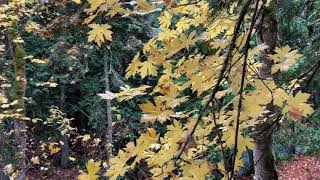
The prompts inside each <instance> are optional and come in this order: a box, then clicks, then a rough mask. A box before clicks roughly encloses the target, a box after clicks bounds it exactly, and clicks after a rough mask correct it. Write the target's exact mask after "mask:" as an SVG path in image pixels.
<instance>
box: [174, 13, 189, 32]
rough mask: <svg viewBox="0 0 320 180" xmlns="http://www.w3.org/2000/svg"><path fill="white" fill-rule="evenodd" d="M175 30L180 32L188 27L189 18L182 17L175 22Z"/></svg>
mask: <svg viewBox="0 0 320 180" xmlns="http://www.w3.org/2000/svg"><path fill="white" fill-rule="evenodd" d="M176 27H177V32H179V33H182V32H183V31H185V30H187V29H189V28H190V19H187V18H186V17H182V18H181V19H180V20H179V21H178V22H177V24H176Z"/></svg>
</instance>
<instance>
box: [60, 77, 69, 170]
mask: <svg viewBox="0 0 320 180" xmlns="http://www.w3.org/2000/svg"><path fill="white" fill-rule="evenodd" d="M60 111H61V112H62V113H64V111H65V89H64V86H63V84H62V83H61V84H60ZM62 142H63V145H62V147H61V159H60V165H61V167H62V168H67V167H68V161H69V138H68V135H67V134H63V135H62Z"/></svg>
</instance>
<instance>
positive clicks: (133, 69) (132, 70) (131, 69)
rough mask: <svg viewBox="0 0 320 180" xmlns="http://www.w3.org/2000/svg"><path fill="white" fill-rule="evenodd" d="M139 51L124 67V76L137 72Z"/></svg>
mask: <svg viewBox="0 0 320 180" xmlns="http://www.w3.org/2000/svg"><path fill="white" fill-rule="evenodd" d="M139 57H140V52H138V53H137V54H136V55H135V56H134V58H133V59H132V61H131V63H130V65H129V66H128V67H127V69H126V76H125V77H126V78H127V79H128V78H129V77H131V76H134V75H136V74H137V73H138V72H139V67H140V65H141V62H140V61H139Z"/></svg>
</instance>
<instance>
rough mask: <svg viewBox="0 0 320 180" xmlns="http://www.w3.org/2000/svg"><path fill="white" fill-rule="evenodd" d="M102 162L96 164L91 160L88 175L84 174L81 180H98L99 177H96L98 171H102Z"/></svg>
mask: <svg viewBox="0 0 320 180" xmlns="http://www.w3.org/2000/svg"><path fill="white" fill-rule="evenodd" d="M100 165H101V162H100V161H98V162H94V161H93V159H90V160H89V161H88V162H87V165H86V167H87V171H88V173H82V174H80V175H79V176H78V179H79V180H96V179H97V178H98V177H99V176H98V175H96V174H97V173H98V171H99V170H100V169H101V167H100Z"/></svg>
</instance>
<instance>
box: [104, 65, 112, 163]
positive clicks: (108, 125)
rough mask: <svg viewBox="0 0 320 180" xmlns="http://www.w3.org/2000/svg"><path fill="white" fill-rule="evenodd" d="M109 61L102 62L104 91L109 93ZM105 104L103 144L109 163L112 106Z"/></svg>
mask: <svg viewBox="0 0 320 180" xmlns="http://www.w3.org/2000/svg"><path fill="white" fill-rule="evenodd" d="M109 69H110V60H109V59H105V60H104V81H105V86H106V91H110V71H109ZM106 103H107V132H106V139H105V142H106V144H107V158H108V161H107V162H109V159H110V157H111V156H112V141H113V138H112V135H113V129H112V109H111V108H112V106H111V100H106Z"/></svg>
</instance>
